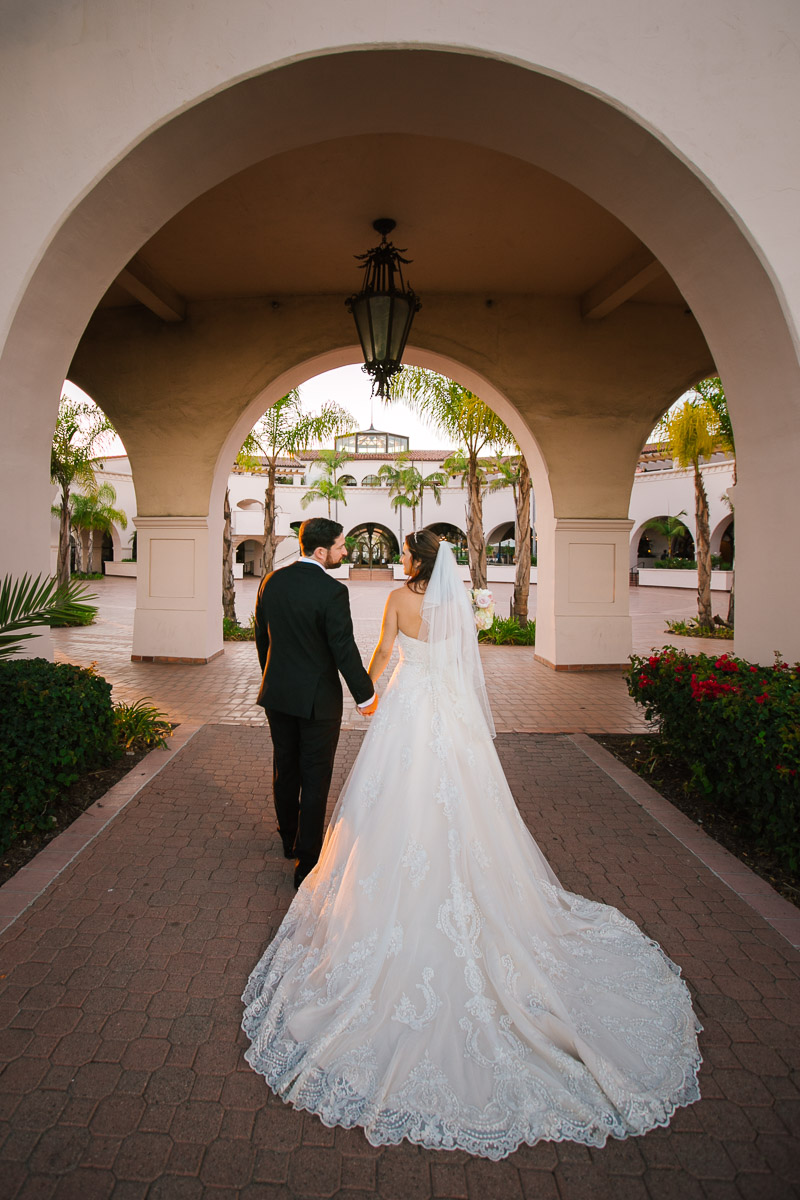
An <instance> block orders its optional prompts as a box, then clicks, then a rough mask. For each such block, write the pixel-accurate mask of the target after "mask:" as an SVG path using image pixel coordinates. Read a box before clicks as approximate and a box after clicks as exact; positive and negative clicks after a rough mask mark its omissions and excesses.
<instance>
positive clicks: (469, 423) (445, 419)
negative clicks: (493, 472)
mask: <svg viewBox="0 0 800 1200" xmlns="http://www.w3.org/2000/svg"><path fill="white" fill-rule="evenodd" d="M391 394H392V399H393V400H402V401H404V402H405V403H406V404H408V406H409V407H410V408H412V409H414V410H416V411H417V412H418V413H419V414H420V415H421V416H422V417H423V418H425V419H427V420H428V421H429V422H430V424H432V425H436V426H438V428H439V429H441V430H443V431H444V432H446V433H448V434H449V435H450V436H451V437H452V438H453V440H454V441H455V442H456V443H457V444H458V445H460V446H463V447H464V451H465V453H464V460H465V471H464V472H463V477H464V480H465V483H466V489H467V551H468V554H469V571H470V575H471V577H472V586H473V587H475V588H485V587H486V542H485V541H484V537H483V498H482V495H481V468H480V465H479V462H478V457H479V455H480V453H481V451H482V450H487V449H489V450H501V449H502V448H503V447H504V446H508V445H511V444H513V441H514V439H513V436H512V434H511V432H510V430H509V429H508V427H507V426H506V425H505V423H504V422H503V421H501V420H500V418H499V417H498V416H497V414H496V413H494V412H492V410H491V409H490V408H489V406H488V405H486V404H484V403H483V401H482V400H481V399H480V398H479V397H478V396H476V395H475V394H474V393H473V392H471V391H469V389H468V388H465V387H462V386H461V384H459V383H456V382H455V381H454V380H452V379H446V378H445V377H444V376H443V375H437V374H436V372H435V371H427V370H425V369H424V368H422V367H406V368H405V369H404V370H403V371H401V372H400V374H399V375H396V376H395V377H394V379H393V380H392V384H391ZM445 469H446V468H445ZM455 473H456V472H453V474H455Z"/></svg>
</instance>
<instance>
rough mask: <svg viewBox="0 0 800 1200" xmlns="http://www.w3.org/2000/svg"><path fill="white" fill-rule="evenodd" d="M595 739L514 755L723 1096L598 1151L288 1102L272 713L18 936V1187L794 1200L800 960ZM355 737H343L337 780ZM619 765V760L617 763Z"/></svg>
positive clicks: (84, 867) (28, 920) (10, 990)
mask: <svg viewBox="0 0 800 1200" xmlns="http://www.w3.org/2000/svg"><path fill="white" fill-rule="evenodd" d="M585 740H586V739H583V738H581V737H580V736H577V737H575V738H570V737H565V736H554V735H541V734H533V735H531V734H503V735H500V736H499V737H498V750H499V753H500V756H501V758H502V760H503V763H504V766H505V769H506V772H507V774H508V778H509V781H510V783H511V786H512V789H513V792H514V795H515V797H516V799H517V802H518V804H519V806H520V810H521V812H522V814H523V816H524V818H525V820H526V821H527V823H528V825H529V827H530V829H531V830H532V832H533V833H534V835H535V837H536V838H537V840H538V841H539V843H540V845H541V846H542V849H543V850H544V852H545V853H546V854H547V856H548V858H549V859H550V861H551V863H552V864H553V867H554V869H555V870H556V872H557V874H558V875H559V876H560V877H561V879H562V882H563V883H564V884H565V885H566V886H567V887H569V888H571V889H574V890H576V891H579V892H581V893H584V894H586V895H588V896H591V897H593V898H595V899H597V900H602V901H607V902H610V903H613V904H615V905H617V906H618V907H620V908H621V909H622V910H623V911H624V912H625V913H627V914H628V915H629V916H630V917H632V918H633V919H634V920H636V921H637V922H639V923H640V924H641V925H642V926H643V928H644V929H645V930H646V931H647V933H648V934H650V935H652V936H653V937H654V938H656V939H657V940H658V941H659V942H661V944H662V945H663V946H664V948H665V950H666V951H667V953H668V954H670V955H671V956H672V957H673V958H674V959H675V960H676V961H677V962H678V963H679V964H680V965H681V967H682V969H683V972H684V975H685V977H686V979H687V981H688V983H689V986H690V988H691V990H692V994H693V997H694V999H695V1003H696V1007H697V1011H698V1014H699V1016H700V1019H701V1020H702V1022H703V1024H704V1026H705V1030H704V1032H703V1034H702V1035H701V1047H702V1051H703V1055H704V1059H705V1062H704V1066H703V1069H702V1073H701V1089H702V1093H703V1099H702V1100H701V1101H700V1102H699V1103H698V1104H696V1105H694V1106H692V1107H690V1108H688V1109H683V1110H680V1111H679V1112H678V1113H677V1114H676V1116H675V1118H674V1119H673V1121H672V1123H671V1125H670V1126H669V1128H668V1129H661V1130H656V1131H654V1132H652V1133H649V1134H647V1135H646V1136H645V1137H642V1138H637V1139H631V1140H629V1141H626V1142H621V1143H620V1142H612V1143H610V1144H609V1145H608V1146H607V1147H606V1148H605V1149H603V1150H588V1149H586V1148H583V1147H580V1146H577V1145H574V1144H571V1143H561V1144H549V1143H540V1144H539V1145H538V1146H536V1147H534V1148H522V1149H520V1150H519V1151H517V1152H516V1153H515V1154H513V1155H512V1156H510V1157H509V1158H508V1159H506V1160H505V1161H503V1162H500V1163H490V1162H487V1161H481V1160H477V1159H470V1158H469V1157H467V1156H466V1155H464V1154H460V1153H456V1154H453V1153H447V1152H440V1153H437V1152H430V1151H422V1150H420V1149H418V1148H414V1147H411V1146H408V1145H402V1146H400V1147H396V1148H385V1149H381V1150H376V1149H373V1148H372V1147H370V1146H369V1145H368V1143H367V1142H366V1140H365V1139H364V1137H363V1136H362V1134H361V1133H360V1132H358V1131H350V1132H346V1133H345V1132H344V1131H342V1130H329V1129H326V1128H325V1127H323V1126H322V1124H321V1123H320V1122H319V1121H318V1120H317V1119H316V1118H314V1117H311V1116H309V1115H308V1114H302V1113H297V1112H295V1111H294V1110H292V1109H290V1108H288V1107H286V1106H284V1105H283V1104H282V1103H280V1102H278V1101H276V1100H275V1099H274V1098H272V1097H270V1095H269V1094H268V1092H267V1090H266V1088H265V1086H264V1083H263V1080H262V1079H261V1078H260V1077H258V1076H256V1075H255V1074H254V1073H253V1072H252V1071H251V1070H250V1069H249V1068H248V1067H247V1065H246V1064H245V1063H244V1061H243V1058H242V1051H243V1049H244V1045H245V1043H244V1039H243V1035H242V1034H241V1033H240V1032H239V1019H240V1012H241V1007H240V1003H239V995H240V993H241V991H242V988H243V985H244V982H245V980H246V977H247V974H248V972H249V970H250V968H251V967H252V966H253V964H254V963H255V961H256V960H257V958H258V957H259V955H260V953H261V952H262V949H263V947H264V945H265V943H266V942H267V941H268V939H269V938H270V936H271V935H272V934H273V933H274V932H275V930H276V929H277V926H278V924H279V922H280V920H281V918H282V916H283V914H284V913H285V911H286V908H287V906H288V905H289V903H290V901H291V899H292V895H293V890H292V887H291V869H292V868H291V864H290V863H287V862H286V861H285V860H284V859H283V858H282V856H281V855H280V853H279V850H280V844H279V841H278V837H277V833H276V829H275V822H274V817H273V815H272V813H271V811H270V806H269V804H267V803H265V801H264V792H265V783H266V780H267V779H268V778H269V765H270V764H269V758H270V750H269V739H268V737H267V736H266V732H265V731H264V730H262V729H258V728H252V727H243V726H239V727H236V726H231V725H227V726H223V725H216V726H215V725H207V726H205V727H203V728H201V729H200V730H199V731H198V732H197V733H195V735H194V736H193V737H191V739H190V740H188V741H187V742H186V744H185V745H184V747H183V749H182V750H181V751H180V752H179V753H178V754H177V755H176V756H175V757H174V758H173V759H172V760H171V761H170V762H169V763H168V765H166V766H165V767H164V769H163V770H162V771H161V772H160V773H159V774H158V775H157V776H156V777H155V778H154V779H152V780H151V782H150V783H149V784H147V785H146V786H145V787H144V789H143V790H142V791H140V792H139V793H138V795H136V796H135V797H134V798H133V799H132V800H131V801H130V802H129V803H128V805H127V807H125V808H124V809H123V810H122V811H121V812H120V813H119V815H117V816H116V817H115V819H114V820H113V821H111V822H110V824H108V825H107V826H106V827H105V829H103V830H102V831H101V832H100V833H99V834H98V836H97V837H96V838H95V840H94V841H93V842H92V843H91V844H90V845H89V846H88V847H87V848H86V849H85V850H84V851H83V852H82V853H81V854H79V855H78V856H77V857H76V858H75V859H74V860H73V861H72V863H71V864H70V865H69V866H67V867H66V869H65V870H64V871H63V873H62V874H61V875H60V877H59V878H58V880H57V881H56V883H54V884H53V885H51V886H50V887H49V888H48V889H47V890H46V891H45V892H44V893H43V894H42V895H41V896H40V897H39V898H38V899H37V900H36V901H35V902H34V904H33V905H32V906H31V907H30V908H29V909H28V910H27V912H25V913H24V914H23V916H22V917H21V918H20V919H19V920H18V921H16V922H15V923H14V924H13V925H11V926H10V928H9V929H8V930H7V931H6V933H5V934H4V935H3V937H2V939H0V976H1V977H2V978H0V1054H1V1055H2V1058H3V1061H4V1062H5V1063H6V1064H7V1065H5V1068H4V1069H3V1071H2V1073H1V1074H0V1120H2V1133H0V1138H2V1141H0V1195H1V1196H2V1197H3V1200H6V1198H8V1200H11V1198H12V1197H13V1198H15V1200H16V1198H17V1197H19V1198H22V1197H24V1198H26V1200H32V1198H34V1197H35V1198H36V1200H50V1198H52V1197H57V1198H59V1200H64V1198H66V1197H75V1198H77V1200H101V1198H102V1200H104V1198H106V1197H113V1198H114V1200H145V1198H147V1200H184V1198H187V1200H193V1198H201V1197H202V1198H204V1200H205V1198H208V1200H234V1198H239V1200H300V1198H305V1197H308V1198H311V1197H321V1196H337V1197H340V1198H341V1200H345V1198H348V1200H370V1198H374V1197H380V1198H381V1200H384V1198H385V1200H390V1198H394V1200H422V1198H427V1197H431V1198H433V1197H439V1198H441V1200H445V1198H451V1200H495V1198H496V1200H521V1198H525V1200H550V1198H553V1200H556V1198H557V1200H587V1198H592V1200H594V1198H602V1197H609V1198H613V1200H668V1198H672V1197H674V1198H676V1200H695V1198H700V1197H711V1198H713V1200H728V1198H729V1197H730V1198H736V1200H787V1198H790V1197H794V1196H797V1195H798V1194H800V1190H799V1188H800V1153H798V1151H799V1150H800V1091H799V1090H798V1081H800V1037H799V1036H798V1026H800V1007H798V1004H797V987H798V976H799V975H800V955H799V954H798V953H797V951H795V950H793V949H792V948H791V946H790V945H789V944H788V942H787V941H786V940H785V939H784V938H783V937H782V936H781V935H780V934H779V933H778V932H777V931H776V930H774V929H773V928H771V927H770V926H769V925H768V924H767V923H766V922H765V920H764V919H763V918H762V917H760V916H759V915H758V914H757V913H756V912H755V911H754V910H753V909H752V908H751V907H750V906H749V905H748V904H747V903H745V902H744V901H743V900H741V899H740V898H739V897H737V896H736V895H735V894H734V893H733V892H732V891H731V890H730V889H729V888H728V887H727V886H726V885H725V884H724V883H723V882H722V881H721V880H720V879H719V878H718V877H717V876H716V875H714V874H713V873H712V872H711V871H710V870H708V869H707V868H705V867H704V866H703V865H702V863H701V862H700V861H699V860H698V858H697V857H696V856H695V855H694V854H693V853H692V852H691V851H690V850H688V849H687V848H686V847H685V846H684V845H682V844H681V843H680V842H679V841H678V840H676V838H675V837H674V836H673V835H672V834H671V833H669V832H668V831H667V830H666V829H665V828H664V827H663V825H661V824H659V823H658V821H656V820H655V819H654V818H653V817H652V816H650V815H649V814H648V813H647V812H646V811H645V810H644V809H643V808H642V807H640V806H639V805H638V804H637V803H636V802H635V801H634V800H632V799H631V797H630V796H629V795H628V794H627V793H626V792H625V791H624V790H623V789H622V788H621V787H619V786H618V785H617V784H616V783H615V782H614V781H613V780H612V778H611V777H610V775H609V774H607V773H606V772H605V770H604V769H603V767H602V765H598V763H596V762H594V761H592V759H591V758H590V757H589V756H588V754H586V753H585V752H584V750H583V748H582V747H583V744H584V742H585ZM359 744H360V734H359V733H358V732H356V731H352V732H345V733H344V734H343V737H342V741H341V744H340V752H339V755H338V758H337V766H336V777H335V780H334V792H338V790H339V788H340V787H341V785H342V782H343V781H344V778H345V776H346V774H347V772H348V770H349V768H350V766H351V764H352V761H353V758H354V756H355V754H356V752H357V749H358V746H359ZM602 761H603V760H602V757H601V759H600V763H601V764H602Z"/></svg>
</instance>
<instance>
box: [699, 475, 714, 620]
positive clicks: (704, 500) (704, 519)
mask: <svg viewBox="0 0 800 1200" xmlns="http://www.w3.org/2000/svg"><path fill="white" fill-rule="evenodd" d="M694 499H695V520H696V524H697V547H696V550H697V620H698V623H699V624H700V625H702V626H703V627H704V628H705V629H713V628H714V615H713V612H712V610H711V534H710V530H709V527H708V496H707V495H706V489H705V485H704V483H703V477H702V475H701V474H700V463H699V461H698V460H695V463H694Z"/></svg>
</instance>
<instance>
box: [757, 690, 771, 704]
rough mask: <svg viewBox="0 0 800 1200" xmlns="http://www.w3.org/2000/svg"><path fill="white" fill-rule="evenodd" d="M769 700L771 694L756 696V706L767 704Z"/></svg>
mask: <svg viewBox="0 0 800 1200" xmlns="http://www.w3.org/2000/svg"><path fill="white" fill-rule="evenodd" d="M767 700H769V694H768V693H767V692H764V695H763V696H756V704H765V703H766V702H767Z"/></svg>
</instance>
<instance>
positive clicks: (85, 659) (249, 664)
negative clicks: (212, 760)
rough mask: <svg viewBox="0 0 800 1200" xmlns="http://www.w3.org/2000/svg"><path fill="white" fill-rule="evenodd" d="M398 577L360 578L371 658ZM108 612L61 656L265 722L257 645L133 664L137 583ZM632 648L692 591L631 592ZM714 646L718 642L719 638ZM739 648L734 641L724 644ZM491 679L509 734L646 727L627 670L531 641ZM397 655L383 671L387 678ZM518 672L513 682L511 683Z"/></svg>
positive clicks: (489, 664) (689, 601) (107, 599)
mask: <svg viewBox="0 0 800 1200" xmlns="http://www.w3.org/2000/svg"><path fill="white" fill-rule="evenodd" d="M257 586H258V580H253V579H249V578H248V579H240V580H237V583H236V588H237V611H238V614H239V619H240V620H242V621H246V620H247V619H248V617H249V615H250V613H252V611H253V606H254V604H255V598H256V591H257ZM393 586H397V585H395V584H387V583H379V582H372V583H370V582H366V583H360V582H359V583H355V582H354V583H351V584H349V590H350V603H351V608H352V612H353V625H354V628H355V634H356V641H357V642H358V646H359V649H360V651H361V656H362V658H363V659H364V661H365V662H369V659H370V656H371V654H372V651H373V649H374V647H375V643H376V642H377V640H378V635H379V633H380V626H381V615H382V613H383V606H384V604H385V602H386V596H387V594H388V592H389V590H390V589H391V587H393ZM91 590H92V591H93V592H95V593H96V595H97V597H98V606H99V615H98V619H97V622H96V623H95V624H94V625H89V626H86V627H81V628H76V629H56V630H54V631H53V642H54V646H55V652H56V659H57V660H59V661H68V662H74V663H78V664H79V665H82V666H87V665H88V664H89V663H91V662H96V663H97V668H98V671H99V673H100V674H101V675H103V676H104V677H105V678H106V679H108V680H109V681H110V682H111V683H112V684H113V685H114V699H115V700H128V701H130V700H137V699H139V697H141V696H145V695H146V696H150V697H152V698H153V700H154V701H155V703H156V704H157V705H158V706H159V707H160V708H162V709H164V711H165V712H168V713H169V715H170V717H171V718H172V720H173V721H181V722H184V721H189V722H192V723H197V724H202V723H203V722H205V721H212V722H215V723H223V724H229V723H230V724H234V725H263V724H264V714H263V712H262V711H261V709H260V708H257V707H256V706H255V700H256V696H257V694H258V685H259V671H258V661H257V659H256V654H255V649H254V647H253V644H252V642H226V643H225V652H224V654H222V655H220V656H219V657H218V658H216V659H214V660H213V661H212V662H211V663H208V664H207V665H205V666H179V665H173V664H170V665H167V664H163V663H132V662H131V660H130V658H131V642H132V636H133V608H134V604H135V600H136V581H135V580H133V579H114V578H109V579H102V580H98V581H93V582H92V584H91ZM492 591H493V593H494V596H495V602H496V606H497V612H498V613H499V614H500V615H503V614H505V613H507V611H508V604H509V600H510V597H511V593H512V591H513V588H512V587H511V585H510V584H493V585H492ZM713 595H714V602H715V603H714V609H715V611H716V612H723V613H724V612H725V611H727V609H726V604H727V598H726V597H725V596H724V595H722V594H721V593H718V592H715V593H714V594H713ZM630 596H631V613H632V624H633V645H634V649H635V650H636V651H637V652H639V653H642V652H646V651H649V650H650V649H651V647H653V646H663V645H664V644H665V643H666V642H668V641H670V637H669V635H667V634H665V633H664V628H665V620H667V619H672V618H678V617H680V618H685V617H688V616H692V615H694V614H696V610H697V601H696V597H695V596H694V594H693V593H692V592H689V591H680V590H679V589H670V588H633V589H631V593H630ZM530 612H531V616H534V615H535V612H536V588H535V587H532V588H531V599H530ZM673 640H676V641H678V642H679V644H680V645H681V646H684V647H685V648H686V649H687V650H708V643H707V642H705V643H704V642H702V641H698V640H696V639H691V638H681V639H673ZM713 645H715V646H717V647H719V645H720V643H719V642H715V643H713ZM724 646H725V649H728V650H730V649H731V643H730V642H726V643H725V644H724ZM481 657H482V660H483V665H484V670H485V673H486V683H487V687H488V689H489V696H490V699H491V702H492V708H493V711H494V718H495V724H496V726H497V729H498V730H499V731H500V732H503V733H512V732H519V733H563V732H579V731H583V732H586V733H628V732H630V733H637V732H640V731H642V730H643V729H644V728H645V722H644V718H643V716H642V713H641V711H640V710H639V709H637V707H636V705H635V704H634V703H633V701H632V700H631V698H630V696H629V695H628V692H627V688H626V687H625V684H624V682H623V679H622V673H621V672H616V671H613V672H612V671H608V672H606V671H601V672H591V673H588V674H586V673H581V674H575V675H569V674H566V673H560V672H555V671H553V670H551V669H550V668H549V667H546V666H543V665H542V664H541V663H537V662H536V661H535V660H534V650H533V648H532V647H526V646H484V647H483V648H482V650H481ZM395 662H396V652H395V657H394V658H393V659H392V662H391V664H390V666H389V668H388V669H387V672H386V674H385V675H384V681H383V682H382V684H381V685H380V686H381V687H382V686H384V684H385V681H386V680H387V679H388V678H389V674H390V672H391V670H392V669H393V667H394V664H395ZM512 679H513V686H509V682H510V680H512ZM344 726H345V728H353V729H361V728H362V727H363V717H360V716H359V715H358V713H357V712H356V710H355V705H354V704H353V703H352V701H351V699H350V697H349V696H346V697H345V715H344Z"/></svg>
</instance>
